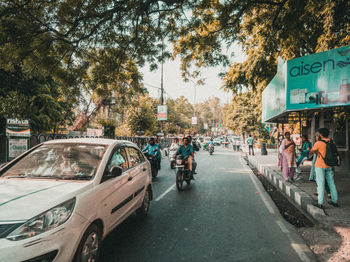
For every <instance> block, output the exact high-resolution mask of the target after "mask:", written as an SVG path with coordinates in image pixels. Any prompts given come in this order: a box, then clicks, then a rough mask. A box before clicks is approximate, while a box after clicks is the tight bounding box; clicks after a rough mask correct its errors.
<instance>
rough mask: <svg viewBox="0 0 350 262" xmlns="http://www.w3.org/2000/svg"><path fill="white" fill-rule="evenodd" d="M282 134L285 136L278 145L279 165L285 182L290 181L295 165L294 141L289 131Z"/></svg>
mask: <svg viewBox="0 0 350 262" xmlns="http://www.w3.org/2000/svg"><path fill="white" fill-rule="evenodd" d="M284 136H285V138H284V139H283V140H282V143H281V146H280V153H281V167H282V172H283V177H284V179H285V180H286V181H287V182H291V180H293V177H294V173H295V168H296V166H297V164H296V161H295V143H294V141H293V139H291V136H290V132H286V133H285V134H284Z"/></svg>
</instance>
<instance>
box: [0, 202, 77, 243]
mask: <svg viewBox="0 0 350 262" xmlns="http://www.w3.org/2000/svg"><path fill="white" fill-rule="evenodd" d="M74 206H75V198H73V199H70V200H68V201H66V202H63V203H62V204H59V205H57V206H55V207H53V208H51V209H50V210H48V211H46V212H44V213H42V214H40V215H38V216H36V217H33V218H31V219H29V220H28V221H27V222H25V223H24V224H23V225H22V226H20V227H19V228H17V229H16V230H14V231H13V232H11V233H10V234H9V235H8V236H7V237H6V238H7V239H8V240H13V241H17V240H22V239H26V238H30V237H34V236H36V235H39V234H41V233H44V232H46V231H49V230H52V229H54V228H56V227H58V226H60V225H62V224H63V223H65V222H66V221H67V220H68V219H69V218H70V216H71V215H72V213H73V210H74Z"/></svg>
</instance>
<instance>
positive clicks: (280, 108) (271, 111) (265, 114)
mask: <svg viewBox="0 0 350 262" xmlns="http://www.w3.org/2000/svg"><path fill="white" fill-rule="evenodd" d="M285 71H286V63H285V62H284V61H283V59H282V58H278V67H277V74H276V75H275V76H274V78H273V79H272V80H271V82H270V83H269V84H268V85H267V87H266V88H265V90H264V91H263V93H262V121H263V122H269V120H270V119H271V118H273V117H275V116H278V115H279V114H281V113H283V112H285V111H286V85H285V83H286V81H285Z"/></svg>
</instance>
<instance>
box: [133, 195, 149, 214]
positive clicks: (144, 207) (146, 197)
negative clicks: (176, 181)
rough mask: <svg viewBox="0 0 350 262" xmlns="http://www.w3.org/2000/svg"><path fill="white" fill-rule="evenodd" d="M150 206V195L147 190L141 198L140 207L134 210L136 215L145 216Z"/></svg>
mask: <svg viewBox="0 0 350 262" xmlns="http://www.w3.org/2000/svg"><path fill="white" fill-rule="evenodd" d="M150 205H151V194H150V191H149V189H147V190H146V191H145V195H144V197H143V200H142V204H141V206H140V207H139V208H138V209H137V210H136V214H137V215H139V216H147V215H148V211H149V207H150Z"/></svg>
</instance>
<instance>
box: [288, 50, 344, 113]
mask: <svg viewBox="0 0 350 262" xmlns="http://www.w3.org/2000/svg"><path fill="white" fill-rule="evenodd" d="M286 71H287V72H286V73H287V110H288V111H290V110H302V109H314V108H323V107H334V106H345V105H350V45H348V46H344V47H340V48H336V49H332V50H329V51H326V52H322V53H317V54H313V55H309V56H303V57H299V58H295V59H292V60H289V61H287V70H286Z"/></svg>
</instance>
